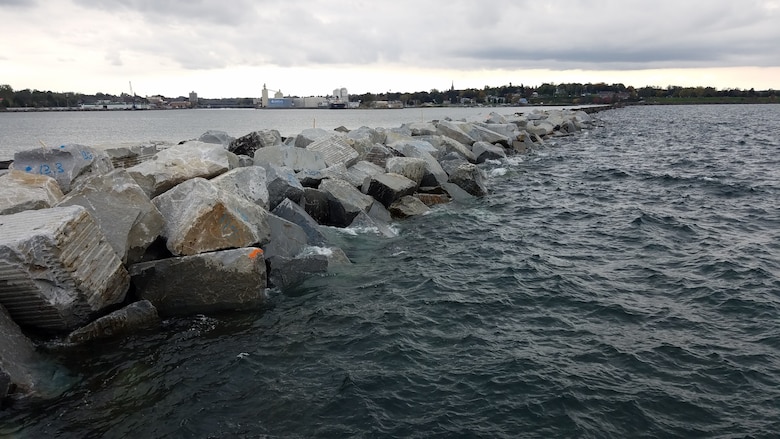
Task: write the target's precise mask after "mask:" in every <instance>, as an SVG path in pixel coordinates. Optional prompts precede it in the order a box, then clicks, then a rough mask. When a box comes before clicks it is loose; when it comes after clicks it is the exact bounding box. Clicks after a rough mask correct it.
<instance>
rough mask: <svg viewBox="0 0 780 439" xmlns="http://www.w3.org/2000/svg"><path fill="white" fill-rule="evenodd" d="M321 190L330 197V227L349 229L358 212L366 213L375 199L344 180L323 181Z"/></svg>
mask: <svg viewBox="0 0 780 439" xmlns="http://www.w3.org/2000/svg"><path fill="white" fill-rule="evenodd" d="M320 189H321V190H322V191H324V192H325V193H326V194H327V195H328V223H329V224H328V225H332V226H336V227H347V226H348V225H349V224H350V223H351V222H352V220H353V219H355V216H356V215H357V214H358V212H361V211H363V212H365V211H366V210H368V208H369V207H371V203H373V202H374V199H373V198H372V197H370V196H368V195H365V194H362V193H360V191H358V190H357V189H355V187H354V186H352V185H351V184H349V182H346V181H344V180H338V179H329V180H323V181H322V183H321V184H320Z"/></svg>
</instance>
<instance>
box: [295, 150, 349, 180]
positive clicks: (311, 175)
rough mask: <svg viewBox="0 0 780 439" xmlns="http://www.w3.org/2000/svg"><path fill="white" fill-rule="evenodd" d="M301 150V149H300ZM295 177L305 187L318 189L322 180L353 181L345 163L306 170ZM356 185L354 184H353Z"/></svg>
mask: <svg viewBox="0 0 780 439" xmlns="http://www.w3.org/2000/svg"><path fill="white" fill-rule="evenodd" d="M298 149H300V148H298ZM295 177H296V178H297V179H298V181H299V182H300V183H301V185H302V186H305V187H318V186H319V185H320V182H321V181H322V180H325V179H326V178H340V179H342V180H351V176H350V174H349V171H348V170H347V167H346V166H344V164H343V163H339V164H336V165H333V166H329V167H327V168H325V169H319V170H316V171H314V170H304V171H301V172H298V173H297V174H295ZM353 184H354V183H353Z"/></svg>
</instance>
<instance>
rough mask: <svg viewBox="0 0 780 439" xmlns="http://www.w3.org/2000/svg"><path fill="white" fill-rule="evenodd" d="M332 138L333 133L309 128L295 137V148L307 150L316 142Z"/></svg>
mask: <svg viewBox="0 0 780 439" xmlns="http://www.w3.org/2000/svg"><path fill="white" fill-rule="evenodd" d="M330 136H333V132H332V131H327V130H323V129H322V128H307V129H305V130H303V131H301V132H300V133H299V134H298V135H297V136H295V143H294V144H293V146H295V147H297V148H306V147H307V146H309V145H310V144H311V143H313V142H314V141H315V140H317V139H320V138H322V137H330Z"/></svg>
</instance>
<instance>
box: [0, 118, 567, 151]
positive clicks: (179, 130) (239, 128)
mask: <svg viewBox="0 0 780 439" xmlns="http://www.w3.org/2000/svg"><path fill="white" fill-rule="evenodd" d="M551 108H563V107H551ZM495 110H498V112H500V113H501V114H512V113H513V112H516V111H520V112H527V111H529V108H528V107H525V108H521V107H518V108H498V109H496V108H441V107H433V108H404V109H397V110H316V109H312V110H309V109H300V110H299V109H296V110H253V109H249V110H224V109H221V110H212V109H199V110H176V111H173V110H171V111H96V112H84V111H74V112H30V113H0V160H10V159H11V158H13V154H14V152H16V151H22V150H26V149H31V148H39V147H41V144H43V145H46V146H49V147H51V146H57V145H62V144H65V143H79V144H82V145H103V144H116V143H124V142H146V141H149V140H161V141H168V142H174V143H177V142H180V141H182V140H188V139H195V138H197V137H198V136H200V135H201V134H203V133H204V132H206V131H207V130H220V131H225V132H227V133H228V134H230V135H231V136H234V137H240V136H243V135H245V134H248V133H250V132H252V131H256V130H261V129H276V130H279V132H280V133H281V134H282V135H283V136H292V135H295V134H298V133H300V132H301V131H303V130H304V129H307V128H323V129H326V130H332V129H334V128H337V127H339V126H344V127H346V128H348V129H356V128H360V127H361V126H368V127H371V128H375V127H388V128H390V127H398V126H400V125H401V124H403V123H407V122H421V121H430V120H434V119H443V118H445V117H450V118H452V119H461V118H472V117H475V116H479V115H481V116H483V118H484V115H487V114H489V113H490V112H491V111H495Z"/></svg>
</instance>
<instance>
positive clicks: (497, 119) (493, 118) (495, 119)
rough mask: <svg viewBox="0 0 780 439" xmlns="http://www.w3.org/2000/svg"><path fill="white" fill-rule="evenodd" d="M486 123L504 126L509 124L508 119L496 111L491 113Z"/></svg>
mask: <svg viewBox="0 0 780 439" xmlns="http://www.w3.org/2000/svg"><path fill="white" fill-rule="evenodd" d="M485 122H487V123H496V124H504V123H507V120H506V117H504V116H502V115H500V114H498V113H496V112H495V111H491V112H490V114H489V115H488V117H487V118H486V119H485Z"/></svg>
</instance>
